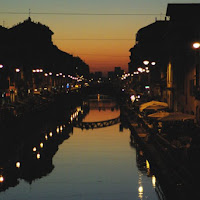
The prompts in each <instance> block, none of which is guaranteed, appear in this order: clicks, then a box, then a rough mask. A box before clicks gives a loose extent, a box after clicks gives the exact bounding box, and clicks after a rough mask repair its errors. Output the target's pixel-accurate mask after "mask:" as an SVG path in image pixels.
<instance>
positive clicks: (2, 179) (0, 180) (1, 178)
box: [0, 175, 4, 183]
mask: <svg viewBox="0 0 200 200" xmlns="http://www.w3.org/2000/svg"><path fill="white" fill-rule="evenodd" d="M3 182H4V177H3V176H2V175H0V183H3Z"/></svg>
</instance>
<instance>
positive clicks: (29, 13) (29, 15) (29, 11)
mask: <svg viewBox="0 0 200 200" xmlns="http://www.w3.org/2000/svg"><path fill="white" fill-rule="evenodd" d="M28 17H29V18H31V9H30V8H29V10H28Z"/></svg>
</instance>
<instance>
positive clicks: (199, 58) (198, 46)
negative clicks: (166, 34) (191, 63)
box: [192, 42, 200, 90]
mask: <svg viewBox="0 0 200 200" xmlns="http://www.w3.org/2000/svg"><path fill="white" fill-rule="evenodd" d="M192 47H193V49H195V50H196V57H195V65H196V88H197V90H198V89H199V86H200V84H199V63H200V54H199V49H200V42H194V43H193V44H192Z"/></svg>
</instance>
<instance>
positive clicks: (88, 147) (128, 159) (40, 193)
mask: <svg viewBox="0 0 200 200" xmlns="http://www.w3.org/2000/svg"><path fill="white" fill-rule="evenodd" d="M87 105H88V106H89V109H88V113H87V114H86V116H85V117H84V119H83V122H84V123H87V122H90V123H92V122H99V121H104V122H105V121H106V120H111V119H116V118H118V117H119V116H120V109H119V107H118V106H117V105H116V104H115V102H113V101H111V100H105V99H103V100H101V99H97V100H95V99H92V100H90V101H89V102H87ZM78 112H79V113H81V112H83V111H81V108H80V107H79V108H78V110H76V112H75V113H74V114H72V115H71V120H70V121H71V122H70V123H72V122H73V121H74V120H75V121H76V119H77V116H78ZM68 124H69V122H67V123H66V124H64V125H61V124H57V126H56V127H55V131H51V130H50V132H49V133H48V134H46V133H45V134H44V136H45V140H44V142H43V145H44V147H45V145H46V143H45V141H46V142H47V140H50V139H51V140H52V141H51V148H52V145H54V143H56V147H53V149H54V151H53V152H52V151H49V154H51V156H50V157H51V158H50V159H46V161H45V162H41V161H42V159H43V157H44V156H45V155H46V156H47V157H48V150H47V151H46V152H45V153H43V154H42V153H40V154H39V153H38V150H36V149H35V150H36V151H35V156H36V158H37V159H35V160H34V162H32V161H29V162H30V163H32V164H30V163H29V165H33V166H32V167H30V166H29V167H27V168H26V173H24V172H21V173H22V175H21V177H19V178H18V179H17V183H16V184H15V186H14V187H8V188H7V189H6V190H2V191H1V192H0V200H18V199H19V200H27V199H28V200H35V199H38V200H47V199H48V200H55V199H59V200H62V199H63V200H64V199H65V200H66V199H70V200H98V199H99V200H122V199H123V200H131V199H134V200H136V199H150V200H156V199H159V197H158V196H159V189H158V188H159V187H158V185H157V183H156V178H155V176H154V175H153V174H152V173H151V172H150V166H149V163H148V161H147V160H146V159H145V157H144V155H143V152H142V151H141V150H140V149H139V148H138V146H137V144H135V143H134V141H133V139H132V138H131V137H130V136H131V133H130V130H129V129H127V128H123V126H122V125H121V124H120V123H116V124H113V125H111V124H107V125H106V123H104V127H101V128H98V127H93V128H92V129H90V128H87V129H86V128H81V127H78V126H76V127H73V128H72V129H69V130H70V131H69V130H68V131H65V129H66V128H67V126H68ZM76 124H78V122H76ZM97 124H98V123H97ZM41 131H42V130H41ZM54 132H55V133H54ZM54 134H58V135H61V134H63V135H64V134H66V135H65V136H62V137H61V136H59V137H58V136H56V139H55V141H54V139H53V137H55V136H54ZM38 141H39V140H38ZM29 144H30V143H29ZM40 144H41V143H40ZM33 146H34V145H33V144H32V147H33ZM32 147H31V149H32ZM33 148H34V147H33ZM33 151H34V149H33ZM33 153H34V152H33ZM38 154H39V156H38ZM36 162H41V163H40V164H37V163H36ZM47 163H48V164H47ZM42 164H44V165H45V166H47V165H48V167H44V166H42ZM20 167H21V168H22V169H23V163H21V166H20ZM45 170H46V171H45ZM32 171H34V174H33V175H31V177H28V176H27V174H32V173H33V172H32ZM43 171H45V172H44V173H43ZM38 174H39V175H38Z"/></svg>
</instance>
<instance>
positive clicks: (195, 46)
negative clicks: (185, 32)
mask: <svg viewBox="0 0 200 200" xmlns="http://www.w3.org/2000/svg"><path fill="white" fill-rule="evenodd" d="M192 46H193V48H194V49H199V48H200V42H194V43H193V44H192Z"/></svg>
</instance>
